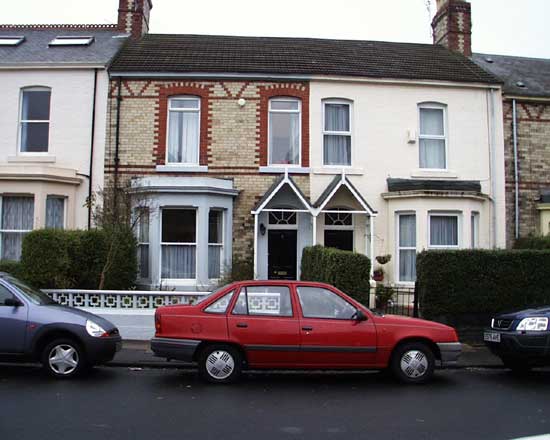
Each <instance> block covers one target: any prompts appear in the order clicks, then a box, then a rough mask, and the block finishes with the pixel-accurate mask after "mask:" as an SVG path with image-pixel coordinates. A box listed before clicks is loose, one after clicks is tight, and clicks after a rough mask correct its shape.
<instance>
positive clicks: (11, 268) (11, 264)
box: [0, 260, 22, 278]
mask: <svg viewBox="0 0 550 440" xmlns="http://www.w3.org/2000/svg"><path fill="white" fill-rule="evenodd" d="M0 272H5V273H9V274H10V275H12V276H14V277H16V278H21V277H22V271H21V263H20V262H19V261H11V260H0Z"/></svg>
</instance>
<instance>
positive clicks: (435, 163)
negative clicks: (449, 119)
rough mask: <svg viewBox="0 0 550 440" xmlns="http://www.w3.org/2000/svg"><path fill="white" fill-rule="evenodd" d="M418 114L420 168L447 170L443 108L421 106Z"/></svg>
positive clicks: (439, 106) (438, 106)
mask: <svg viewBox="0 0 550 440" xmlns="http://www.w3.org/2000/svg"><path fill="white" fill-rule="evenodd" d="M419 112H420V136H419V139H420V140H419V150H420V168H427V169H446V168H447V157H446V156H447V135H446V128H445V107H444V106H441V105H422V106H420V108H419Z"/></svg>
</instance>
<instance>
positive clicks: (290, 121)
mask: <svg viewBox="0 0 550 440" xmlns="http://www.w3.org/2000/svg"><path fill="white" fill-rule="evenodd" d="M269 117H270V133H269V137H270V142H269V145H270V149H269V156H270V158H269V159H270V163H271V164H292V165H297V164H299V161H300V114H299V113H270V115H269Z"/></svg>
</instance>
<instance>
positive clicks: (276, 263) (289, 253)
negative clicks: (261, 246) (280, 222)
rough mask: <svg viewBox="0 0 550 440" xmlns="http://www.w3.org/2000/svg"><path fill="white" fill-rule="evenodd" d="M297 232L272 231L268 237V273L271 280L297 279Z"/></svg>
mask: <svg viewBox="0 0 550 440" xmlns="http://www.w3.org/2000/svg"><path fill="white" fill-rule="evenodd" d="M296 243H297V231H294V230H278V229H276V230H270V231H269V232H268V236H267V252H268V257H267V273H268V276H269V279H270V280H295V279H296Z"/></svg>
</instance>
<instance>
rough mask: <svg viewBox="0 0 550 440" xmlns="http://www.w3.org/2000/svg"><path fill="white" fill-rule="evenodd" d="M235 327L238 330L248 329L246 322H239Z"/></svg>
mask: <svg viewBox="0 0 550 440" xmlns="http://www.w3.org/2000/svg"><path fill="white" fill-rule="evenodd" d="M237 327H239V328H248V324H247V323H246V322H239V323H237Z"/></svg>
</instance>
